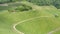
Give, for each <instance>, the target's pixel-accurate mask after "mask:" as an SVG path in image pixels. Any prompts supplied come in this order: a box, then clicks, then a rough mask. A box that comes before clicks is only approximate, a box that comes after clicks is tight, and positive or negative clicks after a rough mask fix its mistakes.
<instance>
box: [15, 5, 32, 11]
mask: <svg viewBox="0 0 60 34" xmlns="http://www.w3.org/2000/svg"><path fill="white" fill-rule="evenodd" d="M15 10H19V11H28V10H32V7H30V6H26V5H21V6H19V7H17V8H16V9H15Z"/></svg>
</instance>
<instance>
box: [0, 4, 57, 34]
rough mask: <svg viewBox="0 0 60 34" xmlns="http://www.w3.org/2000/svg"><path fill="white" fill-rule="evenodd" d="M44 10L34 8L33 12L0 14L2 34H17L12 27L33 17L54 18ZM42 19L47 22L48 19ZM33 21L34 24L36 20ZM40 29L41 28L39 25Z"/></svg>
mask: <svg viewBox="0 0 60 34" xmlns="http://www.w3.org/2000/svg"><path fill="white" fill-rule="evenodd" d="M33 6H34V5H32V7H33ZM42 8H44V7H41V8H38V6H34V7H33V9H34V10H32V11H26V12H16V13H9V12H7V11H3V12H0V34H17V33H16V32H15V31H13V28H12V25H13V24H14V23H17V22H19V21H22V20H25V19H29V18H33V17H38V16H53V15H52V14H51V13H48V12H46V10H45V9H43V10H42ZM35 9H36V10H35ZM39 9H40V10H39ZM51 9H55V8H51ZM56 10H57V9H56ZM48 11H49V10H48ZM51 11H52V10H51ZM41 19H42V20H43V21H45V19H46V18H44V19H43V18H41ZM48 19H50V18H47V21H48ZM51 19H54V18H51ZM32 21H33V23H34V20H32ZM37 21H39V19H37ZM37 21H36V22H37ZM49 22H50V20H49ZM38 23H39V22H38ZM38 23H37V24H38ZM43 23H44V22H43ZM53 23H54V22H53ZM21 26H22V25H21ZM57 26H58V25H57ZM19 27H20V26H19ZM38 27H39V25H38ZM18 29H19V28H18ZM22 30H23V29H22ZM34 30H35V29H34Z"/></svg>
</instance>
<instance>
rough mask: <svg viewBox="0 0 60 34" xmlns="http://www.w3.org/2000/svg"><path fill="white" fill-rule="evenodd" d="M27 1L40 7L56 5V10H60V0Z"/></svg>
mask: <svg viewBox="0 0 60 34" xmlns="http://www.w3.org/2000/svg"><path fill="white" fill-rule="evenodd" d="M26 1H29V2H32V3H34V4H37V5H39V6H44V5H54V6H55V7H56V8H58V9H59V8H60V0H26Z"/></svg>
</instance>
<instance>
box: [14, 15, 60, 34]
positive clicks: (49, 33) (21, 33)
mask: <svg viewBox="0 0 60 34" xmlns="http://www.w3.org/2000/svg"><path fill="white" fill-rule="evenodd" d="M40 17H51V16H40ZM40 17H34V18H30V19H26V20H23V21H20V22H18V23H15V24H13V29H14V31H16V32H17V33H18V34H24V33H23V32H21V31H19V30H17V29H16V26H17V25H18V24H20V23H23V22H26V21H29V20H32V19H36V18H40ZM58 30H60V28H57V29H55V30H52V31H50V32H48V33H47V34H52V33H53V32H56V31H58Z"/></svg>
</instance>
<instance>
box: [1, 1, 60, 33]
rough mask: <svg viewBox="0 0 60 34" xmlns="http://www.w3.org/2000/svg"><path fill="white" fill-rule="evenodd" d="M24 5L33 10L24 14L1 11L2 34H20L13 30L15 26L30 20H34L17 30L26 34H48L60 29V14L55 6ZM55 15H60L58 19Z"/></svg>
mask: <svg viewBox="0 0 60 34" xmlns="http://www.w3.org/2000/svg"><path fill="white" fill-rule="evenodd" d="M22 3H23V4H25V5H28V6H31V7H32V8H33V9H32V10H30V11H23V12H9V11H8V10H2V11H0V34H18V32H17V31H15V30H14V29H13V24H15V23H18V22H21V21H24V20H27V19H30V18H34V19H31V20H27V21H24V22H22V23H19V24H18V25H17V26H16V29H17V30H19V31H21V32H23V33H24V34H47V33H49V32H50V31H53V30H55V29H56V28H57V29H58V28H59V27H60V12H59V10H58V9H57V8H55V7H54V6H52V5H51V6H37V5H34V4H32V3H29V2H22ZM26 3H27V4H26ZM55 14H58V17H55ZM35 17H38V18H35ZM53 34H60V30H58V31H56V32H53Z"/></svg>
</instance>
